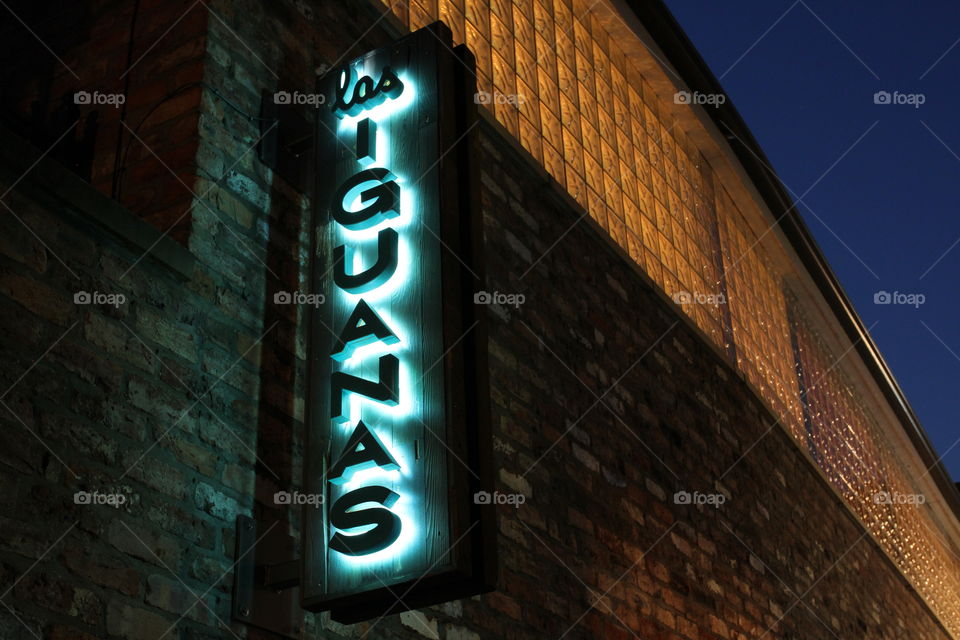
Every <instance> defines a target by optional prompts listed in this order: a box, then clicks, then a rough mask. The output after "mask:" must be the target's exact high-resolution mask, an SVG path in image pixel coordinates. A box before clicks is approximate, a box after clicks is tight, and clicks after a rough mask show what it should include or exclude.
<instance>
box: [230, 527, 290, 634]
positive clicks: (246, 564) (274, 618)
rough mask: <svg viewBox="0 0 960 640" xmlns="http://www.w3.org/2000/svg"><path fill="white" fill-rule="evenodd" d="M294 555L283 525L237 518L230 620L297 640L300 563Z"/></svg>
mask: <svg viewBox="0 0 960 640" xmlns="http://www.w3.org/2000/svg"><path fill="white" fill-rule="evenodd" d="M294 554H295V548H294V540H293V537H292V536H291V535H290V534H289V533H287V527H286V525H285V524H284V523H281V522H276V521H275V522H272V523H262V522H261V523H258V522H257V521H256V520H254V519H253V518H250V517H247V516H237V531H236V555H235V556H234V557H235V558H236V565H235V567H234V574H233V606H232V616H233V619H234V620H236V621H238V622H242V623H244V624H248V625H250V626H253V627H259V628H261V629H266V630H267V631H272V632H273V633H276V634H279V635H281V636H283V637H286V638H299V637H300V628H301V627H302V626H303V610H302V609H301V608H300V561H299V560H297V559H295V555H294Z"/></svg>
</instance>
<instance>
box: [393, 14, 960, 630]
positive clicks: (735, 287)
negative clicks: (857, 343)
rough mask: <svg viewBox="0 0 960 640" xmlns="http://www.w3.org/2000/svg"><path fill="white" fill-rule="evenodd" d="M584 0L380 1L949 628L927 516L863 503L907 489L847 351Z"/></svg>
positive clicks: (944, 568)
mask: <svg viewBox="0 0 960 640" xmlns="http://www.w3.org/2000/svg"><path fill="white" fill-rule="evenodd" d="M597 1H598V0H590V1H583V0H409V2H406V1H397V2H391V1H390V0H382V2H383V3H384V4H385V5H387V6H390V7H391V8H392V10H393V12H394V14H395V15H396V16H397V17H398V18H399V19H400V20H401V21H402V22H403V23H404V24H406V25H408V26H409V28H410V29H411V30H414V29H418V28H420V27H423V26H426V25H427V24H430V23H431V22H434V21H435V20H437V19H441V20H443V21H444V22H445V23H446V24H447V25H448V26H449V27H450V28H451V30H452V31H453V37H454V41H455V42H456V43H464V42H465V43H466V44H467V45H468V46H469V47H470V49H471V51H472V52H473V54H474V55H475V56H476V61H477V86H478V89H479V91H480V96H481V97H482V99H483V100H482V107H483V108H484V109H486V110H488V111H489V112H490V113H492V114H493V115H494V116H495V117H496V120H497V121H498V122H499V123H500V124H501V125H503V127H504V128H505V129H506V130H507V131H508V132H509V133H510V134H511V135H512V136H513V137H514V138H516V139H517V140H518V141H519V142H520V144H521V145H522V146H523V148H524V149H526V150H527V151H528V152H529V153H530V155H531V156H533V158H534V159H535V160H536V161H537V162H539V163H540V164H541V165H542V166H543V167H544V168H545V169H546V171H547V172H548V173H549V174H550V175H551V176H552V177H553V178H554V179H555V180H556V181H557V182H558V183H559V184H560V185H562V186H563V187H564V188H565V189H566V190H567V191H568V192H569V193H570V195H571V196H572V197H573V198H574V199H575V200H576V201H577V202H578V203H579V204H580V205H581V206H582V207H583V208H584V209H585V210H586V211H587V212H588V213H589V215H590V216H591V217H592V218H593V219H594V220H596V221H597V223H598V224H599V225H600V226H601V227H603V228H604V229H606V230H607V232H608V233H609V234H610V236H611V237H612V238H613V239H614V240H615V241H616V242H617V243H618V244H619V245H620V246H621V247H622V248H623V249H624V250H625V251H626V252H627V253H628V254H629V255H630V257H631V258H632V259H633V260H634V261H636V262H637V263H638V264H639V265H641V266H642V267H643V269H644V270H645V271H646V273H648V274H649V275H650V277H651V278H652V279H653V280H654V281H655V282H656V283H657V284H658V285H659V286H660V287H661V288H662V289H663V291H664V292H666V293H667V294H668V295H670V296H673V297H674V299H675V300H677V301H678V302H680V304H679V305H678V306H679V308H681V309H682V310H683V311H684V313H686V314H687V315H688V316H689V317H690V318H691V319H692V320H693V321H694V322H695V323H696V325H697V326H698V327H699V328H700V329H701V330H702V331H703V332H704V333H705V334H706V335H707V336H709V337H710V338H711V339H712V340H713V341H714V343H715V344H716V345H717V346H718V347H719V348H720V349H721V350H722V351H723V352H724V353H726V354H727V356H728V357H729V358H730V359H731V361H732V362H733V363H734V364H735V365H736V366H737V368H739V369H740V371H742V372H743V373H744V375H745V377H746V379H747V380H748V381H750V383H751V384H752V385H753V386H754V387H755V388H756V389H757V391H758V392H759V393H760V395H761V396H762V397H763V398H764V399H765V400H766V401H767V403H768V404H769V405H770V407H771V408H772V409H773V410H774V411H775V413H776V414H777V415H778V416H779V418H780V420H781V421H782V423H783V424H784V426H785V427H786V428H787V430H788V431H789V432H790V433H791V434H792V435H793V437H794V439H795V440H796V441H797V444H798V445H799V446H801V447H803V448H804V449H806V450H809V451H810V452H811V455H812V457H813V459H814V461H815V462H816V463H817V464H818V465H819V466H820V467H821V468H822V469H823V471H824V472H825V474H826V476H827V477H828V479H829V480H830V482H831V483H832V484H833V485H834V487H836V489H837V490H838V492H839V493H840V494H841V495H842V496H844V498H845V499H846V501H847V502H848V503H849V505H850V507H851V509H852V510H853V511H854V512H855V513H857V514H858V515H859V516H860V518H861V520H862V521H863V522H864V524H865V525H866V526H867V527H868V528H869V530H870V532H871V533H872V534H873V535H874V536H875V537H876V538H877V540H878V541H879V542H880V544H881V545H883V546H884V548H885V549H886V551H887V552H888V554H889V555H890V557H891V558H892V559H893V560H894V562H896V563H897V564H898V566H899V568H900V569H901V571H902V572H903V573H904V575H905V576H907V577H908V579H909V580H910V581H911V583H912V584H913V585H914V586H915V587H916V589H917V590H918V592H919V593H920V594H921V595H922V596H923V598H924V599H925V600H926V601H927V603H928V604H929V605H930V607H931V608H932V609H933V610H934V611H935V612H936V614H937V615H938V617H939V618H940V619H941V621H943V623H944V625H945V626H946V627H947V628H948V629H949V630H950V631H951V632H952V633H954V634H955V635H960V604H958V602H957V598H956V594H957V593H960V561H958V558H957V557H956V556H955V555H954V554H953V553H951V551H950V549H949V547H948V545H947V543H946V542H945V541H944V539H943V536H942V534H940V533H938V526H937V524H936V522H935V521H934V520H933V518H932V517H931V516H930V514H929V513H928V512H927V511H925V510H923V509H922V508H918V507H917V505H911V504H898V503H884V502H882V501H878V500H877V497H876V496H877V494H882V493H884V492H886V493H887V494H890V495H892V494H897V493H899V494H911V493H916V491H915V490H914V489H913V488H912V484H911V482H910V481H909V479H908V478H909V477H910V476H909V474H908V473H906V471H905V469H904V466H903V464H902V463H901V462H900V461H899V460H898V459H897V457H896V455H895V454H894V453H893V451H894V447H892V446H891V445H890V444H889V443H888V442H887V436H886V435H884V432H883V430H882V429H881V428H880V427H879V425H878V422H877V419H876V418H875V417H874V416H873V415H871V412H870V410H869V409H868V408H867V407H866V406H865V403H864V402H863V401H861V400H860V399H859V394H858V391H857V389H856V387H855V385H853V384H852V383H850V382H849V381H848V380H846V379H845V378H844V376H843V375H842V367H838V366H837V363H838V361H839V359H841V357H843V356H845V355H846V354H844V353H834V352H832V351H831V349H829V348H828V347H827V346H826V345H825V343H824V341H822V340H820V339H819V337H818V335H817V332H816V330H815V329H814V328H813V326H812V325H811V324H810V323H809V322H808V321H807V319H806V316H805V314H804V312H803V309H801V308H800V307H799V304H798V303H797V302H796V298H795V296H793V295H792V294H791V292H790V290H789V287H788V286H787V284H786V283H785V282H784V278H783V275H784V274H783V273H781V272H779V271H778V270H777V268H775V267H774V265H773V260H772V259H771V257H770V256H769V255H768V253H767V251H766V249H765V248H764V245H763V244H762V243H761V242H760V241H761V240H762V236H760V235H758V233H757V232H756V231H755V230H754V229H753V228H752V227H751V226H750V225H749V224H748V223H747V221H746V218H745V216H744V215H743V211H741V207H751V206H754V205H753V203H738V202H736V201H735V200H734V198H733V197H732V196H731V195H730V194H729V193H728V192H727V190H726V189H725V188H724V186H723V183H722V181H721V180H720V179H719V178H718V176H717V175H716V174H715V172H714V170H713V169H712V168H711V167H710V165H709V163H708V162H707V161H706V159H705V157H704V154H703V153H701V151H700V150H699V149H698V148H697V147H696V146H695V145H694V144H693V143H692V142H691V141H690V139H689V138H688V136H687V135H686V134H685V133H684V132H683V131H681V130H680V128H679V127H677V126H676V125H677V121H676V120H675V119H674V117H673V116H672V115H670V113H671V111H672V109H673V107H674V105H673V104H671V103H670V102H668V101H667V100H666V99H665V98H664V97H663V96H660V95H658V94H657V93H655V92H654V90H653V88H652V86H651V83H650V82H649V81H648V79H647V78H645V77H644V75H643V74H642V73H641V72H640V71H639V70H638V68H637V67H636V66H635V64H634V63H633V62H631V60H630V59H629V58H628V56H627V55H626V54H625V52H624V50H623V48H622V47H621V45H620V42H622V41H618V40H615V39H613V38H611V37H610V36H609V34H608V33H607V31H606V30H605V27H604V26H603V23H602V21H601V20H600V19H599V18H598V15H597V13H596V12H595V11H592V10H591V9H592V8H593V7H594V6H595V5H596V3H597ZM591 3H593V4H591ZM684 295H686V296H690V297H691V298H692V299H693V300H692V302H693V303H690V304H686V303H683V300H684V299H685V298H683V296H684ZM698 296H700V297H706V303H705V304H704V303H701V302H700V301H699V300H698V299H697V297H698ZM709 296H714V297H713V299H712V302H718V301H720V302H719V303H717V304H712V303H711V299H710V298H709ZM851 357H854V356H851Z"/></svg>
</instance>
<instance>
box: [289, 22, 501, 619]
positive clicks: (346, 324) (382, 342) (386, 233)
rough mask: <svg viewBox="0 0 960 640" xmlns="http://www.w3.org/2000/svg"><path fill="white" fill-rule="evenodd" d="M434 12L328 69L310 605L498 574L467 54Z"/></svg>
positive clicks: (312, 426)
mask: <svg viewBox="0 0 960 640" xmlns="http://www.w3.org/2000/svg"><path fill="white" fill-rule="evenodd" d="M450 40H451V39H450V34H449V31H448V30H447V29H446V27H444V26H443V25H442V24H440V23H437V24H435V25H432V26H430V27H427V28H426V29H422V30H420V31H418V32H416V33H414V34H411V35H410V36H408V37H406V38H404V39H402V40H400V41H398V42H396V43H394V44H393V45H391V46H388V47H384V48H382V49H378V50H376V51H373V52H370V53H368V54H366V55H364V56H362V57H360V58H358V59H356V60H353V61H351V62H349V63H346V64H344V65H343V66H341V67H340V68H337V69H334V70H332V71H331V72H330V73H329V74H328V75H327V76H326V77H325V78H324V84H323V86H322V87H321V90H322V92H323V94H324V96H325V104H324V107H323V108H321V109H320V110H319V111H320V116H319V122H318V124H317V133H318V135H317V163H316V167H317V181H316V185H317V188H316V195H315V199H316V205H315V208H314V210H315V215H316V221H315V224H316V238H315V246H314V252H313V253H314V255H313V279H314V286H315V287H316V290H317V291H324V292H325V293H326V304H325V305H324V306H323V307H321V308H320V309H318V310H317V311H316V312H315V313H314V315H313V316H312V318H311V327H310V355H309V359H310V373H309V382H308V386H309V389H308V400H309V402H308V408H307V442H306V465H305V470H304V484H305V486H306V487H307V489H308V490H309V491H311V492H312V493H320V494H322V495H323V496H324V506H323V507H322V508H320V509H317V508H310V509H305V510H304V528H303V531H304V535H303V547H304V548H303V561H304V567H303V570H304V575H303V582H302V585H301V593H302V596H303V605H304V607H305V608H307V609H311V610H327V609H329V610H331V611H332V615H333V617H334V618H335V619H338V620H341V621H345V622H349V621H355V620H360V619H363V618H369V617H375V616H379V615H383V614H385V613H391V612H398V611H401V610H404V609H407V608H412V607H420V606H424V605H426V604H431V603H434V602H439V601H443V600H449V599H453V598H457V597H464V596H466V595H472V594H474V593H477V592H479V591H482V590H485V589H489V588H490V587H491V583H492V579H493V571H494V569H495V567H494V564H493V559H492V556H491V553H492V544H491V541H492V538H493V536H494V535H495V533H494V531H493V525H492V523H491V522H490V521H489V518H490V517H492V516H491V515H489V514H490V513H491V512H492V510H489V509H487V510H482V509H480V508H479V505H474V504H473V503H472V496H473V493H474V492H475V491H477V490H478V489H480V488H483V487H484V486H486V485H488V484H489V477H488V476H489V473H490V471H489V433H488V419H487V414H488V393H487V387H486V375H485V373H486V357H485V348H486V345H485V334H484V331H483V323H482V317H480V316H477V315H476V307H475V305H473V304H471V303H472V293H471V292H472V291H474V290H475V289H476V287H477V286H478V285H479V284H481V283H476V282H474V279H475V278H477V277H478V271H479V266H478V265H479V260H478V259H477V258H478V254H479V252H480V249H479V236H480V229H479V221H478V219H477V216H476V215H475V213H476V211H477V202H476V194H475V193H474V191H473V186H474V184H475V181H474V180H473V179H472V177H471V176H472V175H473V171H472V164H471V163H472V161H471V158H470V153H469V149H470V145H471V139H472V134H471V130H472V129H473V125H474V124H475V122H474V121H473V118H475V117H476V114H475V112H474V111H473V110H472V107H473V105H472V104H471V100H470V99H471V98H472V94H473V90H472V83H471V82H469V81H468V80H467V79H468V78H469V79H472V75H471V74H470V71H469V69H470V68H472V59H471V58H470V56H469V54H468V53H466V51H465V50H464V49H461V48H458V49H457V50H455V51H452V50H451V49H450Z"/></svg>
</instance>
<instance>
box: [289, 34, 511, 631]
mask: <svg viewBox="0 0 960 640" xmlns="http://www.w3.org/2000/svg"><path fill="white" fill-rule="evenodd" d="M359 60H362V61H363V64H364V65H365V67H367V68H375V69H384V68H388V69H389V70H391V71H394V72H396V73H398V74H400V75H402V76H404V77H406V78H407V79H408V81H409V80H413V83H414V84H415V86H416V97H415V103H414V105H413V107H412V109H411V113H410V114H409V115H407V116H406V117H408V118H413V117H415V118H417V120H418V121H417V122H416V123H414V124H415V130H416V134H417V135H416V142H415V143H414V144H413V146H412V147H411V148H409V149H405V151H406V152H407V153H408V154H413V157H412V159H410V160H409V162H411V163H412V166H418V167H420V169H422V170H423V174H422V175H421V177H420V178H419V179H418V180H417V184H418V185H420V192H419V193H418V194H417V198H418V200H419V202H418V206H420V207H421V208H422V210H429V211H435V214H432V215H434V221H435V222H436V223H437V226H438V227H439V228H427V229H423V228H420V227H421V226H423V225H417V230H416V231H415V234H416V236H415V240H416V242H415V243H412V244H414V245H415V246H416V250H417V251H418V254H417V255H416V258H417V260H418V261H424V262H423V264H424V265H426V266H425V267H424V266H418V269H419V271H418V273H421V274H423V273H432V274H435V275H434V276H433V277H435V278H436V279H437V281H436V282H433V283H428V284H429V285H430V286H429V287H427V286H426V285H424V286H423V287H422V288H421V289H418V290H422V291H426V290H428V289H432V290H433V291H439V292H440V295H439V296H428V295H424V296H422V299H421V300H420V301H419V304H420V305H421V306H422V309H423V313H422V318H425V320H424V321H423V323H422V324H421V325H420V326H418V327H417V330H418V331H419V332H420V333H421V334H422V335H419V336H418V338H419V339H421V340H424V341H431V343H430V345H429V346H430V352H431V353H433V354H436V353H439V354H441V355H440V357H439V359H438V361H437V362H436V363H435V367H436V370H437V374H438V373H439V372H440V370H442V381H441V382H440V383H439V384H440V386H442V389H441V393H440V394H439V395H442V397H437V398H435V399H434V400H435V402H437V403H438V407H437V410H438V411H439V415H441V416H442V417H443V419H442V421H440V423H439V424H435V425H434V428H432V429H430V428H426V423H424V426H425V429H424V432H423V439H422V440H421V441H418V443H417V447H418V449H417V451H418V453H417V456H416V458H417V460H420V459H421V455H422V456H423V458H422V460H423V461H422V462H420V464H432V465H436V467H437V473H436V477H438V478H442V481H443V482H444V483H445V486H439V487H433V488H431V489H429V491H428V492H429V495H431V496H441V498H440V499H441V500H443V499H444V498H445V504H442V505H430V504H424V505H422V508H421V509H419V510H418V517H421V518H423V519H424V520H425V521H429V522H430V524H431V526H432V527H433V528H434V529H435V530H437V531H438V533H437V535H438V539H441V540H444V541H445V544H446V548H445V549H438V550H434V551H433V553H434V555H435V556H436V561H435V562H434V563H432V564H431V566H430V567H428V568H427V570H426V571H419V572H417V573H413V574H411V573H409V572H407V573H404V572H403V571H400V572H397V573H395V574H391V575H377V576H375V578H376V583H375V584H372V583H371V582H370V581H367V584H366V585H365V586H366V587H368V588H360V589H355V590H352V591H342V590H341V591H339V592H334V591H331V589H330V580H329V574H328V573H327V572H328V570H329V568H328V565H327V559H328V554H329V553H331V551H330V549H328V542H329V533H330V522H329V508H330V507H329V504H328V503H329V501H328V500H325V505H326V506H324V507H321V508H319V509H318V508H316V507H314V506H306V507H305V508H304V511H303V529H302V530H303V544H302V547H303V548H302V554H301V557H302V559H303V566H302V580H301V597H302V606H303V607H304V608H305V609H307V610H311V611H324V610H330V611H331V616H332V617H333V619H335V620H337V621H340V622H344V623H351V622H357V621H360V620H364V619H370V618H373V617H378V616H383V615H388V614H391V613H397V612H400V611H403V610H406V609H413V608H419V607H423V606H427V605H430V604H435V603H438V602H444V601H449V600H453V599H457V598H462V597H467V596H471V595H475V594H477V593H481V592H484V591H489V590H492V589H493V588H494V585H495V582H496V573H497V565H496V557H495V554H496V546H495V539H496V523H495V509H494V508H493V507H492V506H490V505H484V504H476V503H475V501H474V495H475V494H476V493H477V492H478V491H490V490H491V489H492V484H493V471H492V461H491V457H492V444H491V442H492V440H491V434H490V407H489V385H488V367H487V333H486V321H485V318H486V315H485V311H484V309H485V307H483V306H478V305H475V304H474V300H473V292H474V291H477V290H480V289H481V288H482V284H483V280H482V278H483V271H482V259H481V258H482V255H483V248H482V220H481V217H480V207H479V180H478V175H479V172H478V166H477V160H476V156H475V154H474V151H473V149H474V145H475V144H476V140H475V139H476V135H477V130H476V125H477V118H478V115H477V112H476V105H475V103H474V95H475V92H476V84H475V73H474V68H475V65H474V60H473V56H472V54H470V52H469V51H468V50H467V49H466V47H463V46H459V47H456V48H453V47H452V38H451V33H450V30H449V29H448V28H447V27H446V26H445V25H444V24H443V23H440V22H437V23H434V24H432V25H430V26H428V27H425V28H423V29H420V30H419V31H417V32H415V33H413V34H410V35H409V36H406V37H404V38H401V39H400V40H398V41H396V42H394V43H393V44H391V45H389V46H387V47H383V48H381V49H377V50H375V51H372V52H370V53H368V54H366V55H364V56H361V58H359V59H358V61H359ZM356 62H357V61H354V62H353V63H356ZM353 63H351V64H353ZM339 75H340V74H339V72H338V70H333V71H331V72H330V73H329V74H328V75H327V76H326V77H325V78H323V79H322V80H321V86H320V92H321V93H322V94H323V95H324V96H325V99H326V104H325V105H324V106H322V107H321V108H320V109H319V110H318V113H319V116H318V123H317V127H316V131H317V136H316V140H317V144H316V163H315V166H316V167H317V180H316V191H315V194H316V197H315V198H314V202H315V205H314V215H315V218H314V219H315V221H316V233H315V234H314V237H313V239H312V240H313V247H312V251H311V256H312V263H313V264H312V267H311V284H312V291H314V292H324V293H326V294H327V299H328V304H327V305H323V306H321V307H320V308H319V309H317V310H314V311H312V312H311V315H310V324H309V333H310V337H309V339H310V342H309V355H308V380H307V398H308V403H307V413H306V419H305V422H306V439H305V440H306V442H305V454H306V455H305V468H304V487H305V491H307V492H309V493H314V494H320V495H323V496H325V497H326V498H329V497H330V487H329V483H328V481H327V478H326V474H327V471H328V469H330V467H331V465H332V464H333V460H334V458H336V457H337V455H338V452H337V451H336V450H335V449H336V447H335V446H332V443H331V440H333V439H334V436H333V435H332V434H333V432H332V431H331V424H332V423H331V420H330V405H331V382H330V381H331V376H332V375H333V374H334V373H335V371H336V366H335V364H334V363H332V361H331V357H330V354H331V353H332V351H333V350H334V348H333V347H334V344H335V342H336V336H335V334H334V332H340V327H338V326H336V325H335V324H332V322H341V323H342V321H341V320H338V319H337V312H336V311H335V310H334V309H333V308H332V307H333V305H330V304H329V300H330V298H331V296H330V295H329V294H330V292H331V291H332V287H333V283H332V277H331V276H330V275H329V274H330V273H331V270H332V268H333V267H334V266H336V265H335V264H334V262H333V260H334V254H335V252H334V250H333V249H334V247H335V243H336V237H335V232H334V221H333V217H332V216H333V205H334V203H333V200H334V198H333V194H334V193H335V192H336V191H337V189H338V188H339V187H340V183H342V179H343V176H344V175H345V172H350V171H356V170H357V169H358V168H359V167H358V165H357V158H358V157H359V155H360V152H359V150H358V148H359V147H360V146H366V145H365V144H364V143H365V141H364V140H363V138H364V137H365V136H366V135H367V134H368V132H367V131H366V129H363V130H362V132H358V134H357V135H356V137H354V135H353V134H351V135H350V136H343V135H341V134H340V133H339V129H338V117H337V115H336V114H334V111H333V108H332V105H334V103H335V100H336V97H337V95H338V94H337V82H338V76H339ZM375 80H376V78H373V79H372V81H375ZM372 81H371V82H372ZM370 86H373V85H370ZM356 93H357V92H354V95H356ZM368 95H372V94H368ZM341 106H342V101H341ZM409 124H410V121H405V122H404V127H406V126H408V125H409ZM358 128H359V127H358ZM409 137H410V136H408V138H409ZM424 149H427V150H432V151H431V152H430V153H429V156H431V157H421V156H422V154H421V153H420V152H421V151H422V150H424ZM351 163H352V165H351ZM351 166H352V167H353V168H352V169H351V168H349V167H351ZM345 167H346V168H345ZM477 277H479V278H480V279H479V280H477ZM340 316H342V311H341V312H340ZM428 364H429V363H428ZM437 374H434V375H437ZM434 386H435V387H437V386H438V385H436V384H435V385H434ZM434 439H435V440H438V441H439V442H434V441H433V440H434ZM441 445H442V449H441ZM441 466H442V467H443V469H442V470H441V469H440V467H441ZM441 471H442V472H441ZM431 480H432V478H431ZM438 507H439V508H438ZM434 509H436V512H437V513H440V514H443V517H442V518H441V520H446V522H442V521H438V520H437V518H435V517H434V514H433V513H432V511H433V510H434ZM426 529H427V528H426V527H424V530H426Z"/></svg>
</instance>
